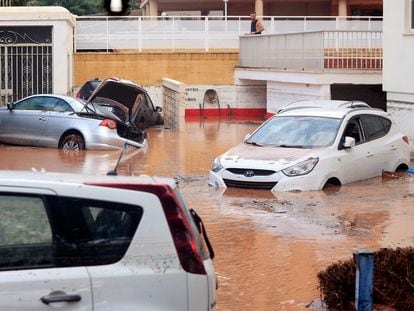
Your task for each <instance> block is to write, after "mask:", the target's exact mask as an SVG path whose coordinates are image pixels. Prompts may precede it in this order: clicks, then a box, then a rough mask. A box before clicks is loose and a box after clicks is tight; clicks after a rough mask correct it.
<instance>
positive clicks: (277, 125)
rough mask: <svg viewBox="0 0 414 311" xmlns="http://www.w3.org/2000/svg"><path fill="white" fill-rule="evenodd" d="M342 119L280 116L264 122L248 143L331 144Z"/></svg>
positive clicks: (259, 144) (281, 144)
mask: <svg viewBox="0 0 414 311" xmlns="http://www.w3.org/2000/svg"><path fill="white" fill-rule="evenodd" d="M340 124H341V119H338V118H328V117H315V116H280V117H275V118H273V119H271V120H269V121H268V122H266V123H264V124H263V126H261V127H260V128H259V129H258V130H257V131H256V132H254V133H253V135H252V136H251V137H250V138H249V139H248V140H246V143H249V144H254V145H258V146H269V145H271V146H276V147H286V148H289V147H290V148H313V147H325V146H329V145H331V144H332V143H333V142H334V140H335V137H336V133H337V131H338V128H339V126H340Z"/></svg>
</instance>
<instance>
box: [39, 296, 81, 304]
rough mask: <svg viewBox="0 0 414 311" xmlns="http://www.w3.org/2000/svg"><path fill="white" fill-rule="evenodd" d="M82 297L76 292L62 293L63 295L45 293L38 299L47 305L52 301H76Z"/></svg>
mask: <svg viewBox="0 0 414 311" xmlns="http://www.w3.org/2000/svg"><path fill="white" fill-rule="evenodd" d="M81 299H82V297H81V296H80V295H78V294H69V295H66V294H63V295H47V296H43V297H42V298H40V300H41V301H42V302H43V303H44V304H46V305H48V304H49V303H54V302H78V301H81Z"/></svg>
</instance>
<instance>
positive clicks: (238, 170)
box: [226, 168, 276, 176]
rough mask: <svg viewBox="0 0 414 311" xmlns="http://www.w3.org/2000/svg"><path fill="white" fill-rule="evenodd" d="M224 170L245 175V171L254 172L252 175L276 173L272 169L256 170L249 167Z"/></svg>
mask: <svg viewBox="0 0 414 311" xmlns="http://www.w3.org/2000/svg"><path fill="white" fill-rule="evenodd" d="M226 170H227V171H229V172H231V173H233V174H236V175H245V174H246V171H250V172H254V176H269V175H272V174H274V173H276V172H275V171H272V170H257V169H250V168H227V169H226Z"/></svg>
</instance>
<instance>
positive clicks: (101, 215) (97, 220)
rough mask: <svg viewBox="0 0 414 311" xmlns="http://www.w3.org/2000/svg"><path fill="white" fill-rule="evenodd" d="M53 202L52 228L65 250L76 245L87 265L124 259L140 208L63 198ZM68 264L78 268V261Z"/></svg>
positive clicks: (137, 222) (138, 219)
mask: <svg viewBox="0 0 414 311" xmlns="http://www.w3.org/2000/svg"><path fill="white" fill-rule="evenodd" d="M54 203H55V204H54V206H55V207H57V208H54V209H53V211H51V213H52V214H53V219H54V221H53V226H54V228H55V231H56V234H57V235H58V236H59V237H60V241H61V242H62V245H63V248H65V247H64V245H74V246H75V248H76V249H77V250H78V252H79V254H80V256H81V260H82V263H83V265H86V266H89V265H105V264H111V263H115V262H117V261H119V260H121V259H122V257H123V256H124V255H125V253H126V251H127V249H128V247H129V245H130V243H131V240H132V238H133V236H134V234H135V231H136V230H137V228H138V224H139V222H140V220H141V217H142V213H143V210H142V208H141V207H139V206H135V205H128V204H121V203H116V202H106V201H98V200H88V199H77V198H69V197H61V198H59V199H57V201H56V202H54ZM67 251H68V250H67V249H66V251H65V253H67ZM65 265H67V266H72V265H79V258H74V260H73V262H72V263H71V262H69V261H67V260H65Z"/></svg>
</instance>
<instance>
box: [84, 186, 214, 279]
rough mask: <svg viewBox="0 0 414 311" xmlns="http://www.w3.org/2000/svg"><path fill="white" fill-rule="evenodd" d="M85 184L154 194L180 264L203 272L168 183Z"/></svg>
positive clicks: (191, 234) (190, 232) (187, 225)
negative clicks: (165, 219) (160, 207)
mask: <svg viewBox="0 0 414 311" xmlns="http://www.w3.org/2000/svg"><path fill="white" fill-rule="evenodd" d="M86 184H87V185H93V186H102V187H112V188H119V189H128V190H135V191H144V192H150V193H152V194H155V195H156V196H157V197H158V198H159V199H160V201H161V204H162V207H163V210H164V213H165V216H166V218H167V222H168V226H169V228H170V231H171V235H172V237H173V240H174V245H175V249H176V250H177V253H178V257H179V259H180V263H181V266H182V267H183V269H184V270H185V271H187V272H189V273H194V274H204V275H206V274H207V273H206V270H205V268H204V263H203V258H202V256H201V253H200V250H199V248H198V245H197V240H196V236H195V235H194V234H195V233H194V231H193V230H192V227H191V224H190V222H189V220H188V218H187V216H186V214H185V212H184V210H183V207H182V206H181V203H180V202H179V200H178V199H177V198H176V196H175V194H174V191H173V189H172V188H171V187H170V186H168V185H160V184H151V185H148V184H133V183H124V184H122V183H116V184H114V183H86Z"/></svg>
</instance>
